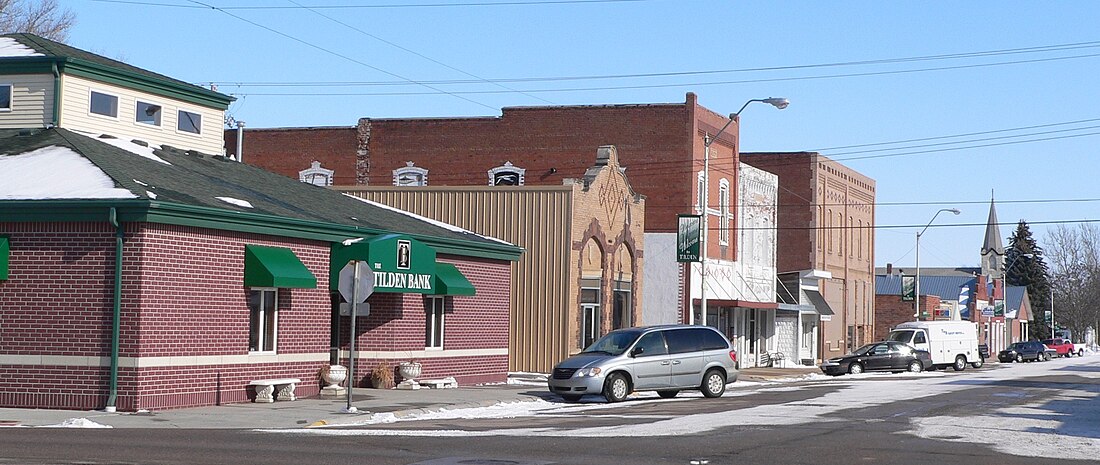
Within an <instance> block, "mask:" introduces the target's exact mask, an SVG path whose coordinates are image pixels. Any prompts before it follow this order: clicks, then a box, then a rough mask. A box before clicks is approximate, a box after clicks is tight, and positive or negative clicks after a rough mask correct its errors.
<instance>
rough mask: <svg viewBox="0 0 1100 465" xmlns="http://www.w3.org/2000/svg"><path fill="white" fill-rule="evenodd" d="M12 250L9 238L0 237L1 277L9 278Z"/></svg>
mask: <svg viewBox="0 0 1100 465" xmlns="http://www.w3.org/2000/svg"><path fill="white" fill-rule="evenodd" d="M10 251H11V246H9V245H8V238H6V237H0V279H8V254H9V253H10Z"/></svg>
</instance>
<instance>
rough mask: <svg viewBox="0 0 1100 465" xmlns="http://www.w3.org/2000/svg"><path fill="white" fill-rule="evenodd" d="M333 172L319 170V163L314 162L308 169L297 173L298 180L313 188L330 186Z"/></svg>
mask: <svg viewBox="0 0 1100 465" xmlns="http://www.w3.org/2000/svg"><path fill="white" fill-rule="evenodd" d="M332 173H334V171H332V170H327V169H324V168H321V162H319V161H316V160H314V161H313V163H312V164H311V165H310V167H309V169H304V170H302V171H299V172H298V180H299V181H302V182H304V183H306V184H313V185H314V186H331V185H332Z"/></svg>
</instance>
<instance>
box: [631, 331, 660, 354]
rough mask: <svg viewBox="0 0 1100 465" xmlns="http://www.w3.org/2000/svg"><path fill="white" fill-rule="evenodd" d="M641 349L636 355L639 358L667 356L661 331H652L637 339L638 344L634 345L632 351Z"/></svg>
mask: <svg viewBox="0 0 1100 465" xmlns="http://www.w3.org/2000/svg"><path fill="white" fill-rule="evenodd" d="M638 349H642V351H641V352H639V353H638V356H639V357H652V356H654V355H665V354H668V349H667V348H666V347H665V336H664V333H663V332H662V331H654V332H652V333H648V334H646V335H644V336H642V337H641V338H640V339H638V343H637V344H635V345H634V349H632V350H638Z"/></svg>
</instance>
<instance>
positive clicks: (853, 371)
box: [848, 362, 863, 375]
mask: <svg viewBox="0 0 1100 465" xmlns="http://www.w3.org/2000/svg"><path fill="white" fill-rule="evenodd" d="M860 373H863V364H862V363H858V362H852V364H851V365H848V374H850V375H858V374H860Z"/></svg>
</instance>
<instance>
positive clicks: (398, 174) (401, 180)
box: [393, 161, 428, 186]
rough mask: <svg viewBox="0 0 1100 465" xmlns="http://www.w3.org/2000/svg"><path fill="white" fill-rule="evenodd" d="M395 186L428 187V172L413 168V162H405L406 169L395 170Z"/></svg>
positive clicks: (416, 167)
mask: <svg viewBox="0 0 1100 465" xmlns="http://www.w3.org/2000/svg"><path fill="white" fill-rule="evenodd" d="M393 185H395V186H427V185H428V170H426V169H424V168H421V167H418V166H413V162H411V161H407V162H405V167H404V168H398V169H395V170H393Z"/></svg>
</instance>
